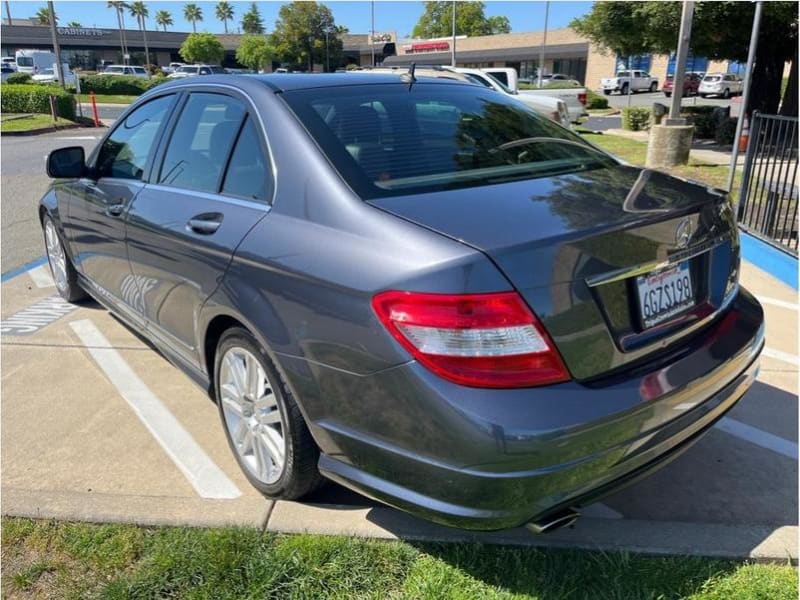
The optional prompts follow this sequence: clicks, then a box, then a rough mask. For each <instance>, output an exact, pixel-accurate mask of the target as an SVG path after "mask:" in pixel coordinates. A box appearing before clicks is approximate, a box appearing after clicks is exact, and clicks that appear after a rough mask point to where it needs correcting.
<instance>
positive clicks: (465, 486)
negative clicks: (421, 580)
mask: <svg viewBox="0 0 800 600" xmlns="http://www.w3.org/2000/svg"><path fill="white" fill-rule="evenodd" d="M763 338H764V330H763V313H762V311H761V307H760V306H759V305H758V303H757V302H756V301H755V299H754V298H753V297H752V296H750V295H749V294H748V293H747V292H746V291H744V290H742V291H741V292H740V294H739V296H738V298H737V299H736V300H735V301H734V302H733V304H732V305H731V307H730V309H729V310H728V311H727V313H726V314H725V315H724V316H723V317H722V318H720V319H719V320H718V321H717V322H716V323H714V324H713V325H711V326H710V327H709V328H708V329H707V330H705V331H704V332H702V333H701V334H699V335H698V336H696V337H695V338H694V339H693V340H691V341H690V342H688V343H687V344H686V347H684V348H681V349H680V351H679V352H676V353H674V354H673V355H671V356H669V357H662V359H661V360H660V361H658V362H657V363H656V364H655V365H651V366H650V368H649V370H648V368H647V366H645V367H640V368H639V369H638V370H637V372H636V373H634V374H626V375H624V376H623V375H617V376H615V378H614V379H613V380H609V381H603V382H594V383H592V384H586V385H581V384H579V383H576V382H569V383H565V384H560V385H557V386H551V387H548V388H540V389H528V390H500V391H488V390H475V389H471V388H463V387H461V386H456V385H453V384H449V383H447V382H444V381H441V380H440V379H438V378H436V377H434V376H432V375H431V374H430V373H428V372H427V371H426V370H425V369H423V368H422V367H420V366H419V365H418V364H416V363H408V364H405V365H402V366H400V367H396V368H394V369H390V370H387V371H384V372H382V373H378V374H375V375H372V376H369V377H361V378H359V380H358V381H355V380H347V381H346V379H347V376H345V375H343V374H342V373H341V372H338V373H333V372H332V371H331V372H323V370H321V369H320V368H315V373H314V377H315V379H316V380H317V383H323V384H324V385H325V387H324V388H322V387H319V388H316V386H314V388H316V389H317V390H319V389H325V390H326V394H325V395H326V397H327V398H328V400H327V401H325V400H323V398H322V397H321V396H319V397H318V398H317V397H316V396H315V393H314V389H313V388H312V387H311V385H310V382H309V380H308V379H305V380H303V379H302V378H298V376H299V374H300V371H303V370H304V369H302V368H300V367H299V364H298V365H294V368H292V366H291V365H289V369H288V371H289V372H290V380H293V385H294V384H301V385H303V387H304V388H305V389H304V390H298V392H299V397H301V398H303V404H304V410H306V412H307V416H308V417H309V420H310V422H311V428H312V432H313V434H314V437H315V439H316V440H317V442H318V443H319V444H320V447H321V449H322V451H323V454H322V456H321V458H320V464H319V466H320V469H321V471H322V472H323V473H324V474H325V475H326V476H327V477H329V478H330V479H333V480H335V481H337V482H339V483H341V484H343V485H345V486H347V487H350V488H353V489H355V490H357V491H359V492H361V493H363V494H365V495H367V496H370V497H373V498H375V499H377V500H381V501H383V502H386V503H387V504H390V505H393V506H396V507H398V508H400V509H403V510H407V511H409V512H412V513H414V514H417V515H419V516H422V517H425V518H428V519H430V520H433V521H437V522H439V523H443V524H446V525H451V526H456V527H462V528H467V529H482V530H492V529H503V528H508V527H514V526H517V525H520V524H523V523H525V522H528V521H531V520H538V519H541V518H544V517H547V516H548V515H550V514H553V513H555V512H558V511H559V510H561V509H563V508H565V507H568V506H579V505H580V504H581V503H584V502H588V501H590V500H593V499H595V498H596V497H598V496H599V495H602V494H605V493H608V492H610V491H611V490H613V489H616V487H618V486H620V485H623V484H625V483H628V482H630V481H631V480H633V479H635V478H638V477H640V476H642V475H644V474H646V473H648V472H649V471H651V470H653V469H655V468H658V467H659V466H661V465H663V464H665V463H666V462H668V461H669V460H670V459H671V458H673V457H674V456H676V455H677V454H678V453H680V452H681V451H682V450H684V449H686V448H687V447H688V446H689V445H690V444H691V443H692V442H693V441H695V440H696V439H697V438H698V437H699V436H701V435H702V433H703V432H705V431H706V430H707V429H708V428H710V427H711V426H712V425H713V424H714V422H715V421H716V420H717V419H719V418H720V417H721V416H722V415H724V414H725V413H726V412H727V411H728V410H730V408H732V407H733V405H734V404H735V403H736V402H737V401H738V400H739V398H741V396H742V395H743V394H744V393H745V392H746V391H747V389H748V388H749V387H750V385H751V384H752V382H753V380H754V379H755V377H756V375H757V372H758V355H759V354H760V352H761V348H762V346H763ZM292 372H293V374H292ZM320 376H322V381H320ZM342 386H343V388H342ZM337 387H338V388H340V389H336V388H337ZM343 391H346V392H347V394H348V396H347V397H348V398H349V399H352V403H351V400H344V402H339V401H338V400H337V401H335V402H331V401H330V394H336V395H337V397H338V398H343V397H342V396H341V395H339V394H340V393H341V392H343ZM306 399H310V401H309V402H306ZM317 401H318V402H319V403H317ZM331 404H332V406H331ZM326 405H327V407H326Z"/></svg>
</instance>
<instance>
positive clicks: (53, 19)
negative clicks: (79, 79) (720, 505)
mask: <svg viewBox="0 0 800 600" xmlns="http://www.w3.org/2000/svg"><path fill="white" fill-rule="evenodd" d="M47 6H48V8H49V9H50V33H51V34H52V36H53V52H54V53H55V55H56V73H57V74H58V83H59V84H61V87H62V88H66V87H67V82H66V81H64V67H62V66H61V48H60V47H59V45H58V32H57V31H56V9H55V8H53V0H49V2H48V3H47Z"/></svg>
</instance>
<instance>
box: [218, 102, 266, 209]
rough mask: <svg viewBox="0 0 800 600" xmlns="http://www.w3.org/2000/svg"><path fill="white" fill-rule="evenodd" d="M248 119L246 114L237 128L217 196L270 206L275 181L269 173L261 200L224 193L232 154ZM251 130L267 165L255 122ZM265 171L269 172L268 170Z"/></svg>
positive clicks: (248, 114) (248, 116) (262, 143)
mask: <svg viewBox="0 0 800 600" xmlns="http://www.w3.org/2000/svg"><path fill="white" fill-rule="evenodd" d="M250 119H252V116H251V115H250V113H249V112H248V113H247V114H245V117H244V119H243V120H242V124H241V125H240V126H239V131H238V132H237V134H236V139H235V140H234V141H233V146H231V151H230V152H229V153H228V160H227V161H225V169H224V170H223V172H222V181H220V184H219V192H218V194H219V195H220V196H224V197H225V198H236V199H237V200H246V201H248V202H257V203H259V204H266V205H271V204H272V202H271V200H270V198H271V197H272V195H273V194H274V192H275V179H274V178H273V177H271V173H270V179H269V185H268V187H267V193H266V194H265V197H264V199H263V200H262V199H260V198H248V197H246V196H240V195H239V194H230V193H226V192H225V191H224V187H225V180H226V179H227V178H228V170H229V169H230V168H231V161H232V160H233V154H234V153H235V152H236V147H237V146H238V145H239V140H240V139H241V137H242V133H244V128H245V125H247V122H248V120H250ZM253 128H254V129H255V131H256V137H257V138H258V144H259V146H260V147H261V155H262V156H263V157H264V162H265V163H267V164H268V163H269V160H268V154H266V152H265V148H264V140H263V139H262V136H261V135H260V134H259V131H258V127H257V126H256V124H255V122H254V123H253ZM267 170H269V168H268V169H267Z"/></svg>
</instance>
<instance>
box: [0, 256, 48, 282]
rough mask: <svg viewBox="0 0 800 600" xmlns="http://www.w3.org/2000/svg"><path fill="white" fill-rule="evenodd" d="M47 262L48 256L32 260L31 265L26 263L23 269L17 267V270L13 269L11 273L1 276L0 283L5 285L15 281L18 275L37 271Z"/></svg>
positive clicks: (7, 272)
mask: <svg viewBox="0 0 800 600" xmlns="http://www.w3.org/2000/svg"><path fill="white" fill-rule="evenodd" d="M46 262H47V257H46V256H40V257H39V258H37V259H35V260H32V261H31V262H29V263H25V264H24V265H22V266H21V267H17V268H16V269H13V270H11V271H6V272H5V273H3V274H2V275H0V282H2V283H5V282H6V281H8V280H9V279H13V278H14V277H16V276H17V275H22V274H23V273H27V272H28V271H30V270H31V269H35V268H36V267H38V266H39V265H43V264H45V263H46Z"/></svg>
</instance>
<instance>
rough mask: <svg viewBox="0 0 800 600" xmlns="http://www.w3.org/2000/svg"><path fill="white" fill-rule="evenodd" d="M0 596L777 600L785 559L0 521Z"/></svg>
mask: <svg viewBox="0 0 800 600" xmlns="http://www.w3.org/2000/svg"><path fill="white" fill-rule="evenodd" d="M2 524H3V532H2V553H3V555H2V559H3V560H2V565H3V566H2V568H3V571H2V575H3V577H2V592H3V596H4V597H17V596H20V597H41V598H87V597H88V598H215V599H216V598H342V599H345V598H346V599H349V598H376V599H381V600H383V599H387V600H388V599H400V598H430V599H432V600H433V599H439V598H458V599H464V600H467V599H470V600H471V599H473V598H476V599H477V598H480V599H484V598H485V599H511V598H520V599H521V598H541V599H545V598H546V599H561V598H564V599H582V598H587V599H589V598H591V599H602V598H619V599H628V598H632V599H643V600H647V599H654V600H655V599H669V598H688V599H691V600H722V599H726V600H727V599H729V598H737V599H745V600H784V599H787V600H788V599H790V598H791V599H794V598H796V597H797V572H796V570H795V569H794V568H792V567H790V566H785V565H766V564H748V563H741V562H736V561H729V560H713V559H706V558H698V557H647V556H639V555H632V554H622V553H611V554H609V553H601V552H584V551H567V550H540V549H533V548H518V547H505V546H487V545H480V544H466V543H462V544H434V543H414V544H411V543H406V542H397V541H392V542H387V541H378V540H361V539H354V538H344V537H322V536H313V535H297V536H282V535H273V534H266V535H261V534H260V533H259V532H258V531H256V530H253V529H242V528H224V529H187V528H144V527H136V526H133V525H90V524H77V523H63V522H53V521H33V520H29V519H13V518H5V519H3V521H2Z"/></svg>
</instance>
